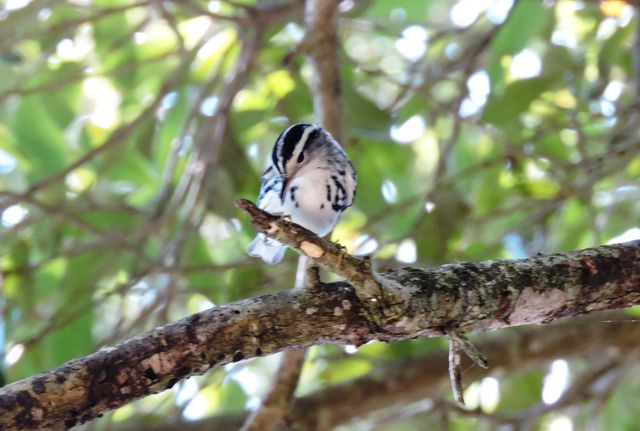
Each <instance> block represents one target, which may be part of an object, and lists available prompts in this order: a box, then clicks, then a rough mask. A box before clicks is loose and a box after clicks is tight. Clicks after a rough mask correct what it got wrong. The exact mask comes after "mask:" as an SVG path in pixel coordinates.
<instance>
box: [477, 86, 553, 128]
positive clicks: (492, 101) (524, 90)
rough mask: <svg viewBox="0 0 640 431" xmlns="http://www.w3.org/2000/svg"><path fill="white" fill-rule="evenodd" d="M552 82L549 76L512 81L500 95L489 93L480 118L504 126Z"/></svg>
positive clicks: (515, 117) (515, 118)
mask: <svg viewBox="0 0 640 431" xmlns="http://www.w3.org/2000/svg"><path fill="white" fill-rule="evenodd" d="M553 83H554V79H552V78H549V77H539V78H531V79H523V80H520V81H515V82H513V83H512V84H510V85H508V86H507V88H506V89H505V91H504V93H503V94H502V95H500V96H496V95H494V94H492V95H491V97H490V98H489V100H488V102H487V104H486V106H485V108H484V111H483V112H482V120H483V121H485V122H487V123H492V124H495V125H496V126H504V125H506V124H508V123H510V122H513V121H515V120H517V119H518V117H519V116H520V114H522V113H523V112H524V111H525V110H526V109H527V108H528V107H529V105H530V104H531V102H533V101H534V100H535V99H536V98H538V96H540V94H542V93H543V92H545V91H546V90H548V89H549V88H550V87H551V86H552V85H553Z"/></svg>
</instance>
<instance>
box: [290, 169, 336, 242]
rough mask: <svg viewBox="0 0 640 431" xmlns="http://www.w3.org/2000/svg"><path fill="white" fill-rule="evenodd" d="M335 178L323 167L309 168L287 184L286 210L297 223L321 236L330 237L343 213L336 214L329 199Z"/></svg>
mask: <svg viewBox="0 0 640 431" xmlns="http://www.w3.org/2000/svg"><path fill="white" fill-rule="evenodd" d="M330 180H331V174H330V172H329V171H328V170H326V169H323V168H320V167H315V168H312V167H309V168H308V169H305V170H304V171H301V172H299V173H297V174H296V175H295V176H294V177H293V178H291V179H290V180H289V182H288V183H287V188H286V190H285V196H284V202H283V210H284V212H285V213H286V214H289V215H290V216H291V220H292V221H293V222H294V223H298V224H299V225H301V226H303V227H305V228H307V229H309V230H311V231H313V232H315V233H316V234H318V235H320V236H324V235H326V234H328V233H329V232H330V231H331V229H333V227H334V226H335V224H336V223H337V222H338V218H339V217H340V214H341V213H342V211H336V210H334V209H333V207H332V206H331V199H328V198H327V195H328V193H329V190H328V189H327V184H330Z"/></svg>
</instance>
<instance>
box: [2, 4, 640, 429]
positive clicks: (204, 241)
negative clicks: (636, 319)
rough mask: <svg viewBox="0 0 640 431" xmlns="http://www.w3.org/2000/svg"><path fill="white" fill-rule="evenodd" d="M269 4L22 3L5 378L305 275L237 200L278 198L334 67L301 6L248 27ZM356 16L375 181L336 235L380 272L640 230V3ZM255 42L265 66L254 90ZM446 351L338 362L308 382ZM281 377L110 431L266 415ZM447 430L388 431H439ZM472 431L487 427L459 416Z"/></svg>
mask: <svg viewBox="0 0 640 431" xmlns="http://www.w3.org/2000/svg"><path fill="white" fill-rule="evenodd" d="M254 3H255V2H254V1H250V0H249V1H242V2H237V3H236V2H225V1H210V2H205V1H200V0H180V1H177V0H176V1H150V0H117V1H112V0H109V1H107V0H93V1H92V0H76V1H68V2H64V1H60V0H45V1H28V0H5V1H4V2H0V5H2V9H0V100H1V101H2V103H0V213H1V216H0V220H1V224H0V286H1V292H2V300H1V302H0V308H1V311H2V316H1V317H2V322H1V323H2V325H1V326H0V331H1V333H0V335H1V338H2V344H1V345H0V348H1V347H2V346H4V352H3V358H4V362H3V364H4V365H3V369H2V375H3V378H4V379H5V380H7V381H13V380H16V379H19V378H23V377H26V376H29V375H33V374H35V373H37V372H39V371H41V370H44V369H49V368H52V367H55V366H57V365H60V364H61V363H63V362H64V361H66V360H69V359H71V358H74V357H78V356H81V355H85V354H88V353H90V352H92V351H95V350H96V349H98V348H100V347H101V346H103V345H106V344H113V343H116V342H119V341H122V340H124V339H126V338H128V337H130V336H133V335H135V334H138V333H140V332H142V331H144V330H146V329H149V328H152V327H155V326H157V325H159V324H162V323H165V322H168V321H173V320H175V319H177V318H179V317H182V316H185V315H187V314H189V313H193V312H196V311H198V310H201V309H204V308H206V307H209V306H211V305H213V304H223V303H227V302H230V301H234V300H237V299H240V298H245V297H248V296H252V295H258V294H263V293H266V292H272V291H275V290H280V289H286V288H289V287H290V286H291V285H292V280H293V275H294V272H295V264H296V259H295V257H294V255H293V253H290V254H289V255H288V258H287V259H286V261H285V262H284V263H283V264H281V265H278V266H275V267H267V266H265V265H263V264H262V262H260V261H257V260H255V259H250V258H248V257H247V256H246V255H245V254H244V246H245V244H246V243H247V242H248V240H249V239H250V238H251V236H252V235H253V232H252V230H251V229H250V227H249V226H248V224H247V223H246V220H245V219H244V217H242V216H241V215H240V214H238V213H237V211H236V210H235V209H234V208H233V199H234V198H236V197H240V196H242V197H249V198H255V197H256V195H257V192H258V183H259V175H260V173H261V171H262V170H263V169H264V167H265V165H266V161H267V158H268V155H269V152H270V150H271V146H272V144H273V142H274V140H275V138H276V137H277V135H278V134H279V133H280V131H281V130H282V129H283V128H284V127H285V126H286V125H288V124H289V123H292V122H298V121H308V122H313V121H314V115H313V108H312V104H311V97H310V94H309V80H310V77H311V75H312V73H313V71H311V70H310V68H309V66H308V64H307V63H306V62H305V61H304V59H303V58H302V57H299V58H294V59H293V61H292V62H291V63H290V64H285V63H284V62H283V59H284V57H285V56H286V54H287V53H288V52H289V51H291V50H293V49H294V48H295V46H296V44H297V42H299V41H300V39H301V37H302V34H303V32H304V28H303V27H302V24H301V23H302V19H301V16H300V14H301V11H302V5H301V4H300V2H294V3H291V4H287V3H286V2H276V3H277V4H279V5H284V6H281V7H283V11H284V12H283V13H282V14H280V15H279V16H278V17H276V18H273V17H271V18H270V20H269V21H261V22H262V23H266V24H265V25H266V28H264V29H263V30H264V32H262V33H259V32H258V31H259V26H257V25H253V24H255V23H256V22H257V21H252V20H258V19H260V18H256V17H259V16H260V12H258V13H255V14H252V13H249V12H250V11H252V10H253V8H256V7H257V8H258V9H260V8H265V7H266V6H265V5H267V2H258V5H255V4H254ZM341 7H342V8H343V9H344V11H343V15H342V17H341V20H340V27H341V29H340V38H341V42H342V45H343V47H344V52H343V53H342V54H343V70H342V77H343V98H344V104H345V107H346V119H345V126H346V131H347V133H346V136H347V138H346V140H345V142H343V145H344V147H345V148H346V150H347V152H348V153H349V155H350V156H351V158H352V159H353V162H354V164H355V166H356V168H357V170H358V180H359V188H358V197H357V201H356V205H355V206H354V207H353V208H352V209H350V210H349V211H347V213H346V214H345V216H344V217H343V221H342V222H341V224H340V225H339V226H338V227H337V228H336V230H335V232H334V238H336V239H338V240H339V241H340V242H341V243H342V244H345V245H346V246H347V247H348V249H349V250H350V251H351V252H356V253H363V254H364V253H367V254H373V255H374V256H375V258H376V259H377V260H378V262H379V266H380V267H384V266H396V265H404V264H411V265H417V266H430V265H437V264H440V263H443V262H450V261H456V260H463V259H475V260H482V259H492V258H510V257H524V256H527V255H531V254H535V253H545V252H556V251H563V250H570V249H577V248H582V247H587V246H592V245H596V244H603V243H607V242H609V241H612V240H622V239H632V237H634V235H635V237H638V235H639V234H638V228H639V226H638V225H639V224H640V203H639V202H640V185H639V182H638V179H639V177H640V156H639V155H638V154H639V151H638V150H639V149H640V133H639V131H638V130H639V129H638V124H640V114H639V111H638V95H639V94H640V89H639V85H640V83H639V82H638V79H639V76H640V75H639V72H638V70H635V71H634V69H633V65H634V64H636V65H638V64H639V63H640V59H639V57H638V56H640V54H638V53H639V52H640V46H638V44H637V43H636V45H634V44H633V41H634V37H635V38H637V37H638V36H634V33H635V34H638V30H637V24H636V20H637V18H635V15H634V8H633V7H632V6H631V5H629V4H626V3H624V2H621V1H613V0H610V1H606V2H604V3H602V4H599V3H598V2H595V1H586V0H585V1H571V0H556V1H553V0H550V1H542V0H541V1H537V0H521V1H517V2H514V1H512V0H483V1H480V0H431V1H414V0H396V1H393V2H389V1H384V0H363V1H361V2H349V1H346V2H344V3H343V5H342V6H341ZM256 34H257V35H258V36H259V39H260V44H259V46H258V47H257V48H256V50H255V51H254V52H252V54H253V57H254V60H255V62H254V63H253V64H252V65H250V70H249V74H248V75H247V76H246V77H245V78H244V79H241V76H240V75H239V71H240V68H239V65H240V64H241V62H242V61H246V59H243V54H245V53H247V50H250V49H252V48H251V39H252V37H254V35H256ZM634 62H635V63H634ZM634 77H635V78H634ZM234 78H237V80H235V81H234ZM220 130H223V133H221V134H220ZM216 136H219V138H216ZM216 139H218V141H216ZM442 346H443V342H442V340H426V339H424V340H410V341H404V342H399V343H395V344H390V345H387V344H376V343H374V344H371V345H367V346H364V347H363V348H361V349H360V350H359V351H358V352H357V353H355V354H353V352H351V350H349V352H348V353H345V351H344V350H343V349H342V348H338V347H334V346H323V347H316V348H314V349H313V353H312V355H311V359H310V360H309V361H308V363H307V364H306V366H305V370H304V375H303V378H302V382H301V387H300V391H301V392H302V393H306V392H310V391H312V390H315V389H319V388H322V387H326V386H328V385H331V384H334V383H336V382H343V381H348V380H349V379H352V378H354V377H356V376H359V375H362V374H365V373H367V372H369V371H370V370H371V369H372V368H374V367H375V366H376V364H377V363H379V362H380V361H397V360H401V359H402V358H406V357H415V356H420V355H424V354H427V353H429V352H432V351H435V350H437V349H440V348H441V347H442ZM276 363H277V361H275V360H274V359H273V358H264V359H261V360H255V361H250V362H247V363H241V364H236V365H234V366H229V367H226V368H225V369H224V370H222V369H218V370H215V371H212V372H211V373H208V374H207V375H206V376H204V377H202V378H198V379H191V380H189V381H187V382H183V383H181V384H179V385H177V386H176V388H174V390H172V391H169V392H167V393H164V394H160V395H158V396H156V397H153V398H152V399H148V400H142V401H140V402H138V403H136V404H134V405H131V406H127V407H125V408H122V409H120V410H118V411H116V412H115V413H113V414H108V415H107V417H106V418H105V419H103V420H101V421H98V422H96V423H95V424H92V425H90V426H92V427H96V428H97V429H102V427H106V426H108V425H107V423H108V422H109V421H115V422H118V423H120V422H123V421H126V420H127V419H130V418H131V417H134V416H135V417H138V418H140V417H145V418H147V419H145V420H148V423H156V422H158V421H163V420H169V419H178V418H180V417H185V418H197V417H201V416H202V415H211V414H226V413H230V412H237V411H240V410H242V409H243V408H244V407H245V405H247V403H248V405H249V406H255V405H256V401H257V400H258V399H259V396H260V395H261V394H263V393H264V391H265V390H266V388H267V387H268V383H269V377H270V376H271V375H272V373H273V371H274V368H275V366H276ZM571 366H573V365H571ZM636 371H637V370H636ZM545 374H546V370H540V369H538V370H532V371H528V372H526V373H525V372H523V373H521V374H519V375H517V376H506V377H504V378H501V379H500V398H499V400H500V401H499V402H498V404H497V405H496V406H493V407H492V408H493V409H497V411H499V412H505V411H507V412H513V411H515V410H517V409H522V408H525V407H529V406H532V405H534V404H536V403H539V402H540V397H541V388H542V386H543V378H544V376H545ZM635 377H637V375H635ZM636 380H637V379H636ZM473 387H476V388H477V387H478V386H477V384H476V386H473V385H472V388H473ZM470 391H472V389H470ZM480 392H482V391H480ZM481 395H482V394H480V395H479V396H478V399H481V398H482V397H481ZM472 398H473V397H472ZM478 402H479V401H478ZM637 403H638V397H637V382H635V380H633V381H630V382H626V383H625V384H624V385H622V386H621V387H620V388H619V389H618V390H617V391H616V392H614V394H613V395H612V396H611V398H610V400H609V401H608V402H607V403H606V404H605V406H604V407H603V410H602V421H603V423H606V424H607V428H611V429H632V428H633V427H634V425H635V423H636V421H635V419H634V418H635V416H634V414H633V412H635V411H637V408H636V407H637ZM582 413H584V412H582ZM582 413H581V412H578V413H576V415H575V417H576V418H579V416H580V414H582ZM427 416H428V417H426V418H425V416H424V415H418V416H415V417H413V418H412V419H409V420H403V419H398V420H397V421H395V422H394V424H393V425H392V426H391V427H390V428H388V429H395V430H400V429H425V428H424V426H428V425H427V424H432V425H433V426H436V424H437V423H439V422H438V418H436V417H434V416H433V415H431V416H429V415H427ZM553 419H554V416H552V415H549V416H547V417H545V418H544V420H542V421H541V422H540V424H538V425H537V426H539V427H542V428H544V427H546V426H547V425H548V424H549V423H550V422H552V421H553ZM545 424H546V425H545ZM449 425H450V427H451V429H455V430H472V429H482V428H479V427H480V426H485V427H486V423H484V422H482V419H476V418H469V417H456V416H454V417H453V419H451V421H450V423H449ZM354 429H360V428H354ZM487 429H489V428H487Z"/></svg>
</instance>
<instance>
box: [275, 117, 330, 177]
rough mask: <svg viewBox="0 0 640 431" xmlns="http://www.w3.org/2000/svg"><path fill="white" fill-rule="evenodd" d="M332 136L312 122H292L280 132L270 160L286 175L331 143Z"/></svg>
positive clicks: (307, 161)
mask: <svg viewBox="0 0 640 431" xmlns="http://www.w3.org/2000/svg"><path fill="white" fill-rule="evenodd" d="M333 142H334V140H333V138H332V137H331V135H329V133H327V132H326V131H325V130H324V129H323V128H322V127H320V126H316V125H314V124H294V125H293V126H290V127H289V128H287V129H286V130H285V131H284V132H282V133H281V134H280V136H279V137H278V139H277V140H276V144H275V146H274V147H273V153H272V154H271V160H272V162H273V166H275V168H276V169H277V170H278V172H279V173H280V174H281V175H283V176H285V177H287V176H289V175H291V174H292V173H293V172H295V171H296V170H298V169H299V168H300V167H301V166H303V165H305V164H307V163H309V161H310V160H311V158H312V156H313V155H314V154H315V153H316V152H317V150H318V149H319V148H321V147H323V146H325V145H331V144H332V143H333Z"/></svg>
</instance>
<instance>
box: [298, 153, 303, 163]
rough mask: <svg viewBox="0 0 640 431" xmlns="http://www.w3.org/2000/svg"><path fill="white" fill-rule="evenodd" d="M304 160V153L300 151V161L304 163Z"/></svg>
mask: <svg viewBox="0 0 640 431" xmlns="http://www.w3.org/2000/svg"><path fill="white" fill-rule="evenodd" d="M303 161H304V153H303V152H300V155H299V156H298V163H302V162H303Z"/></svg>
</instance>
